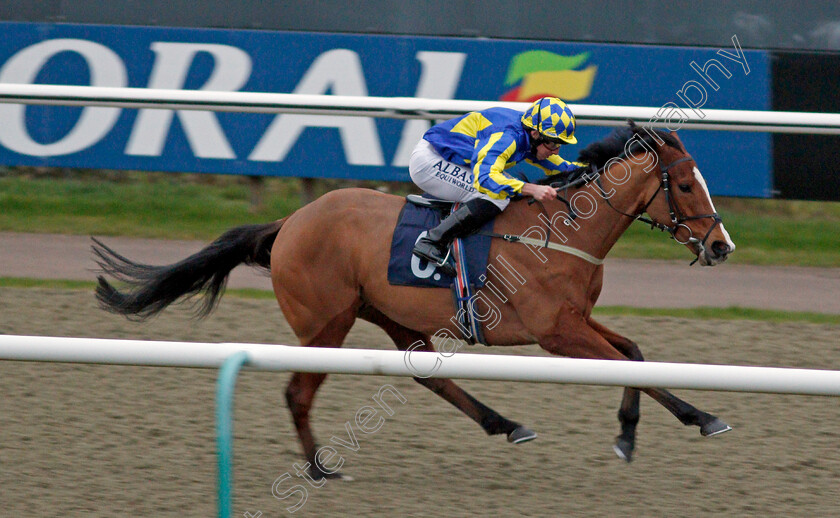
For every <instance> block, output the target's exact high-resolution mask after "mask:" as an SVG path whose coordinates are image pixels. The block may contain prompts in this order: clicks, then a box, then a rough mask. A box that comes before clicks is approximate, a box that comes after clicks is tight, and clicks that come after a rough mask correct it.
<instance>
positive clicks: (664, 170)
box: [597, 155, 723, 264]
mask: <svg viewBox="0 0 840 518" xmlns="http://www.w3.org/2000/svg"><path fill="white" fill-rule="evenodd" d="M689 160H694V159H693V158H691V156H690V155H686V156H684V157H682V158H678V159H676V160H674V161H673V162H671V163H670V164H668V165H661V166H660V171H661V178H660V182H659V187H658V188H657V189H656V192H655V193H653V196H651V197H650V200H648V202H647V203H646V204H645V206H644V207H643V208H642V210H641V211H639V213H638V214H636V215H633V214H627V213H625V212H623V211H620V210H618V209H617V208H615V207H614V206H613V204H612V203H611V202H610V200H609V198H607V197H606V196H605V197H604V199H605V200H606V202H607V205H609V206H610V207H611V208H612V209H613V210H615V211H616V212H618V213H620V214H623V215H624V216H627V217H628V218H633V219H635V220H638V221H641V222H642V223H646V224H648V225H650V228H651V229H654V228H658V229H659V230H661V231H663V232H668V233H669V234H671V238H673V239H674V241H676V242H677V243H679V244H681V245H686V244H689V243H693V244H696V245H697V247H698V248H699V249H700V250H699V252H698V254H697V257H698V258H699V257H700V254H701V253H703V252H704V251H705V250H706V240H707V239H709V236H710V235H711V233H712V231H713V230H714V229H715V227H717V226H718V225H720V224H721V223H722V222H723V221H722V220H721V219H720V216H718V214H717V212H713V213H712V214H702V215H698V216H683V215H682V214H681V212H680V210H679V208H678V207H677V205H676V203H674V197H673V196H672V195H671V175H670V174H669V173H668V170H669V169H671V168H672V167H674V166H675V165H677V164H681V163H683V162H688V161H689ZM597 178H598V183H599V184H600V182H601V176H600V175H598V176H597ZM659 191H663V192H664V193H665V200H666V202H667V203H668V214H669V215H670V217H671V226H668V225H665V224H663V223H659V222H656V221H653V219H650V218H646V217H644V216H643V214H644V213H645V212H647V210H648V207H650V204H651V203H653V200H654V199H656V196H657V195H658V194H659ZM704 218H712V220H713V221H714V223H713V224H712V226H711V227H709V231H708V232H706V235H705V236H703V239H702V240H701V239H697V238H696V237H694V233H693V232H692V231H691V229H690V228H689V227H688V225H686V224H685V222H686V221H691V220H695V219H704ZM680 227H682V228H685V229H686V230H687V231H688V236H689V237H688V239H686V240H685V241H681V240H680V239H678V238H677V232H679V229H680ZM696 261H697V259H695V260H694V262H696ZM694 262H692V263H691V264H694Z"/></svg>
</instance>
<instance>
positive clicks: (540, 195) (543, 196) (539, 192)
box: [522, 183, 557, 202]
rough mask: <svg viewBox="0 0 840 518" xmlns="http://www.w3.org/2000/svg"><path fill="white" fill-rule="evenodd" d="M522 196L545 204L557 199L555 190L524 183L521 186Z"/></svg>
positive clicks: (546, 186)
mask: <svg viewBox="0 0 840 518" xmlns="http://www.w3.org/2000/svg"><path fill="white" fill-rule="evenodd" d="M522 194H524V195H525V196H530V197H532V198H534V199H535V200H537V201H541V202H547V201H551V200H554V199H556V198H557V189H555V188H553V187H549V186H548V185H538V184H535V183H526V184H525V185H523V186H522Z"/></svg>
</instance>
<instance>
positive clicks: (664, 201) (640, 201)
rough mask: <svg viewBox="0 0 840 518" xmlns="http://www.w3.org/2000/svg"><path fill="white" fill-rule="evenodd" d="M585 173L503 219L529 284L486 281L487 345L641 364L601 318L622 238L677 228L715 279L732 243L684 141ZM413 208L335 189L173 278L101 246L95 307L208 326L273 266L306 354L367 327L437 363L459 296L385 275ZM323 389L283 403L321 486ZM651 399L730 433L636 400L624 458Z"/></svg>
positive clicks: (474, 415) (632, 137)
mask: <svg viewBox="0 0 840 518" xmlns="http://www.w3.org/2000/svg"><path fill="white" fill-rule="evenodd" d="M580 160H581V161H582V162H586V163H588V164H589V165H590V167H588V168H582V169H580V170H579V171H578V172H577V174H576V175H573V177H576V178H574V181H572V182H571V183H568V182H566V183H565V184H564V185H557V184H553V185H554V186H555V187H557V189H558V196H557V200H553V201H551V202H547V203H545V204H542V203H528V202H524V201H517V202H514V203H512V204H511V205H510V206H509V207H508V208H507V210H505V211H504V212H503V213H502V214H501V215H500V216H498V217H497V219H496V222H495V228H494V232H495V233H496V234H497V235H502V236H507V239H492V243H491V247H490V259H489V261H490V262H489V268H488V271H489V272H492V271H496V272H500V271H508V272H514V271H515V272H517V274H518V275H520V276H521V279H519V280H520V285H519V286H516V285H514V284H513V283H512V282H510V280H509V279H507V281H508V282H503V281H505V279H498V280H496V282H491V279H488V281H487V282H486V284H485V286H484V287H483V288H481V289H479V290H478V292H477V297H478V298H480V299H481V300H482V301H483V304H484V306H486V307H484V308H483V309H484V310H485V312H486V311H489V310H490V308H489V306H490V305H491V304H490V303H488V301H496V302H494V303H493V304H492V305H494V306H495V308H496V311H497V312H498V315H496V316H497V317H498V318H497V322H500V323H501V324H502V325H494V326H489V325H487V326H485V329H484V338H485V340H486V343H487V344H488V345H526V344H532V343H535V342H536V343H539V345H540V346H541V347H542V348H543V349H545V350H546V351H548V352H549V353H551V354H554V355H562V356H568V357H575V358H591V359H612V360H634V361H643V360H644V358H643V356H642V353H641V351H640V350H639V347H638V346H637V345H636V344H635V343H634V342H633V341H632V340H630V339H628V338H625V337H623V336H621V335H619V334H618V333H615V332H613V331H611V330H610V329H608V328H607V327H605V326H604V325H602V324H600V323H598V322H597V321H595V320H594V319H593V318H592V308H593V306H594V305H595V303H596V301H597V300H598V295H599V294H600V292H601V286H602V281H603V275H604V267H603V264H602V260H603V258H604V257H605V256H606V255H607V253H608V252H609V251H610V249H611V248H612V247H613V245H614V244H615V243H616V241H617V240H618V238H619V237H620V236H621V235H622V234H623V233H624V231H625V230H626V229H627V228H628V227H629V226H630V224H631V223H632V222H633V221H634V220H635V219H641V220H643V221H646V222H647V223H649V224H651V225H652V226H653V227H658V228H660V229H662V230H667V231H668V232H669V233H670V234H671V237H673V238H674V239H676V240H677V241H678V242H679V243H681V244H684V245H685V246H686V247H688V249H689V250H690V251H691V252H692V253H693V254H694V255H695V256H696V257H697V259H696V260H697V261H699V262H700V264H701V265H705V266H713V265H716V264H719V263H721V262H723V261H724V260H726V258H727V257H728V255H729V254H730V253H731V252H732V251H734V249H735V245H734V243H733V242H732V240H731V239H730V237H729V234H728V233H727V231H726V230H725V229H724V227H723V224H722V222H721V220H720V218H719V217H718V215H717V213H716V212H715V208H714V205H713V203H712V200H711V197H710V195H709V191H708V189H707V187H706V184H705V181H704V180H703V177H702V176H701V174H700V171H699V170H698V168H697V165H696V163H695V162H694V160H693V159H692V158H691V156H690V155H689V154H688V152H687V151H686V150H685V147H684V146H683V144H682V142H681V141H680V139H679V137H678V136H677V135H676V133H667V132H664V131H660V130H652V129H650V128H643V127H640V126H637V125H635V124H634V123H633V122H632V121H630V122H629V124H628V126H625V127H623V128H620V129H618V130H616V131H615V132H613V134H611V136H609V137H607V138H606V139H604V140H602V141H599V142H595V143H593V144H591V145H589V146H587V147H586V148H585V149H584V150H582V151H581V153H580ZM405 203H406V201H405V200H404V199H403V198H401V197H398V196H393V195H389V194H384V193H381V192H378V191H374V190H368V189H356V188H354V189H341V190H336V191H332V192H330V193H327V194H325V195H324V196H322V197H320V198H319V199H317V200H315V201H313V202H312V203H310V204H308V205H306V206H304V207H302V208H301V209H299V210H297V211H295V212H294V213H292V214H291V215H289V216H287V217H285V218H283V219H280V220H278V221H274V222H271V223H266V224H257V225H246V226H241V227H237V228H233V229H231V230H229V231H227V232H226V233H224V234H223V235H222V236H221V237H219V238H218V239H217V240H216V241H214V242H213V243H212V244H210V245H208V246H207V247H206V248H204V249H203V250H201V251H199V252H197V253H195V254H194V255H192V256H190V257H188V258H186V259H184V260H182V261H180V262H178V263H175V264H171V265H167V266H150V265H144V264H139V263H136V262H133V261H131V260H129V259H127V258H125V257H123V256H121V255H119V254H118V253H116V252H114V251H113V250H111V249H110V248H108V247H107V246H105V245H104V244H102V243H101V242H100V241H97V240H95V239H94V241H95V244H94V245H93V252H94V253H95V255H96V257H97V262H98V263H99V265H100V267H101V268H102V272H103V273H105V274H108V275H111V276H113V277H114V278H116V279H117V280H120V281H122V282H124V283H126V287H125V288H124V289H123V291H119V290H117V289H115V288H114V287H113V286H112V285H111V284H110V283H109V282H108V281H107V280H106V279H105V278H104V277H103V276H101V275H100V276H99V277H98V281H99V283H98V287H97V289H96V297H97V298H98V300H99V302H100V304H101V305H102V307H103V308H105V309H107V310H109V311H112V312H116V313H119V314H122V315H125V316H128V317H130V318H137V319H144V318H147V317H150V316H153V315H155V314H156V313H158V312H159V311H161V310H163V309H164V308H166V307H167V306H168V305H170V304H171V303H173V302H175V301H177V300H180V299H185V298H190V297H193V296H197V297H198V299H197V302H198V303H199V307H198V308H197V309H198V312H197V313H198V315H199V316H206V315H207V314H209V313H210V312H211V311H212V309H213V308H214V307H215V304H216V303H217V301H218V298H219V297H220V296H221V294H222V292H223V290H224V287H225V283H226V280H227V277H228V274H229V273H230V271H231V270H232V269H233V268H234V267H235V266H237V265H239V264H243V263H244V264H246V265H251V266H255V267H261V268H264V269H270V271H271V282H272V285H273V288H274V293H275V295H276V297H277V301H278V303H279V305H280V309H281V310H282V312H283V315H284V316H285V318H286V320H287V321H288V323H289V325H290V326H291V328H292V329H293V330H294V332H295V334H296V335H297V337H298V338H299V340H300V344H301V345H302V346H306V347H340V346H341V345H342V342H343V341H344V339H345V336H346V335H347V333H348V332H349V331H350V328H351V327H352V326H353V323H354V322H355V320H356V319H357V318H361V319H364V320H367V321H369V322H372V323H374V324H376V325H377V326H379V327H381V328H382V329H383V330H384V331H385V332H386V333H387V334H388V336H389V337H390V338H391V339H392V340H393V341H394V343H395V344H396V346H397V347H398V348H399V349H401V350H405V351H407V350H409V348H411V349H413V350H425V351H435V347H434V345H433V343H432V341H431V337H432V336H433V335H437V336H441V334H442V333H443V334H444V335H445V334H446V333H451V335H450V336H460V335H458V334H457V333H459V329H458V326H457V325H456V324H455V321H454V320H453V314H454V309H453V304H452V295H451V293H450V291H449V290H448V289H446V288H418V287H408V286H396V285H391V284H389V282H388V279H387V275H386V271H387V268H388V262H389V250H390V243H391V237H392V233H393V231H394V227H395V225H396V224H397V219H398V215H399V214H400V211H401V209H402V208H403V206H404V204H405ZM643 213H646V214H647V216H648V217H649V219H648V218H645V217H644V216H643ZM518 236H531V239H532V241H531V242H530V243H531V244H527V245H526V244H523V243H522V242H519V243H517V242H515V241H516V240H517V239H518ZM522 241H525V239H522ZM534 243H538V244H534ZM546 245H548V246H549V248H546V247H545V246H546ZM551 245H555V246H554V247H553V248H554V249H552V247H551ZM556 245H559V248H561V250H557V249H556V248H558V246H556ZM563 247H567V248H563ZM494 268H495V270H494ZM503 269H504V270H503ZM488 275H489V274H488ZM418 346H419V347H418ZM325 378H326V375H325V374H312V373H294V374H293V375H292V377H291V380H290V382H289V385H288V388H287V389H286V393H285V395H286V400H287V403H288V407H289V410H290V411H291V415H292V419H293V421H294V426H295V428H296V431H297V434H298V436H299V439H300V442H301V445H302V447H303V453H304V455H305V457H306V459H307V460H308V462H309V466H310V468H309V469H310V472H311V474H312V476H313V477H316V478H321V477H327V476H329V477H340V474H337V473H333V474H329V475H328V474H327V473H325V472H324V470H322V469H321V466H319V465H318V464H317V462H316V452H317V449H318V447H317V444H316V441H315V438H314V436H313V433H312V430H311V428H310V423H309V419H310V411H311V409H312V403H313V399H314V397H315V393H316V392H317V390H318V388H319V386H320V385H321V384H322V383H323V382H324V379H325ZM415 380H416V381H417V382H419V383H420V384H421V385H423V386H425V387H427V388H429V389H431V390H432V391H433V392H434V393H436V394H437V395H439V396H441V397H442V398H443V399H445V400H446V401H448V402H449V403H451V404H452V405H454V406H455V407H457V408H458V409H459V410H460V411H461V412H463V413H464V414H466V415H467V416H468V417H470V418H471V419H473V420H474V421H476V422H477V423H478V424H479V425H480V426H481V427H482V428H483V429H484V431H485V432H486V433H487V434H490V435H494V434H505V435H506V436H507V439H508V441H509V442H513V443H519V442H525V441H527V440H530V439H533V438H535V437H536V434H535V433H534V432H532V431H531V430H529V429H527V428H526V427H524V426H522V425H520V424H519V423H517V422H514V421H511V420H509V419H507V418H505V417H502V416H501V415H499V414H498V413H497V412H495V411H494V410H492V409H491V408H489V407H488V406H486V405H484V404H482V403H481V402H479V401H478V400H476V399H475V398H473V397H472V396H471V395H469V394H468V393H466V392H465V391H464V390H463V389H461V388H460V387H459V386H458V385H456V384H455V383H454V382H452V381H451V380H449V379H437V378H431V377H421V376H418V377H416V378H415ZM640 391H642V392H645V393H646V394H648V395H649V396H650V397H652V398H653V399H654V400H656V401H657V402H659V403H660V404H662V405H663V406H664V407H665V408H666V409H668V410H669V411H670V412H671V413H672V414H673V415H674V416H676V418H677V419H678V420H679V421H680V422H682V423H683V424H685V425H696V426H699V427H700V433H701V434H702V435H703V436H711V435H716V434H719V433H722V432H725V431H728V430H729V429H730V428H729V426H728V425H727V424H726V423H724V422H723V421H722V420H720V419H718V418H717V417H715V416H713V415H711V414H708V413H706V412H703V411H700V410H698V409H697V408H695V407H694V406H692V405H690V404H688V403H686V402H684V401H682V400H680V399H679V398H677V397H676V396H674V395H673V394H671V393H670V392H668V391H666V390H663V389H659V388H641V389H639V388H634V387H628V388H625V389H624V395H623V399H622V401H621V405H620V408H619V411H618V419H619V422H620V426H621V433H620V435H619V436H618V437H617V440H616V444H615V446H614V449H615V452H616V453H617V454H618V455H619V457H621V458H623V459H625V460H626V461H628V462H629V461H630V460H631V459H632V455H633V450H634V445H635V436H636V425H637V423H638V421H639V394H640Z"/></svg>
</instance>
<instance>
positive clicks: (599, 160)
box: [578, 120, 685, 169]
mask: <svg viewBox="0 0 840 518" xmlns="http://www.w3.org/2000/svg"><path fill="white" fill-rule="evenodd" d="M654 132H655V133H656V136H657V137H659V138H660V139H662V140H663V141H664V142H665V145H667V146H671V147H673V148H674V149H677V150H680V151H683V152H684V151H685V149H683V147H682V145H681V144H680V141H679V140H677V139H676V137H674V136H673V135H671V134H670V133H668V132H666V131H662V130H656V129H651V128H644V127H642V126H637V125H636V123H635V122H633V121H632V120H631V121H627V126H622V127H620V128H617V129H615V130H614V131H613V132H612V133H610V134H609V135H607V136H606V137H605V138H604V139H603V140H599V141H598V142H593V143H591V144H589V145H588V146H586V147H585V148H583V149H582V150H581V152H580V154H579V155H578V162H585V163H587V164H590V165H591V164H595V166H596V167H597V168H598V169H600V168H602V167H604V165H606V163H607V162H609V161H610V160H612V159H613V158H616V157H623V156H624V146H625V145H626V144H627V141H629V140H630V139H631V138H633V137H634V136H635V135H639V138H640V139H641V140H642V141H644V142H645V143H646V144H648V145H649V146H651V147H652V148H656V143H655V142H654V137H653V135H652V134H651V133H654ZM634 144H635V143H634ZM639 147H641V144H635V146H631V148H630V151H631V152H632V151H635V150H637V149H638V148H639Z"/></svg>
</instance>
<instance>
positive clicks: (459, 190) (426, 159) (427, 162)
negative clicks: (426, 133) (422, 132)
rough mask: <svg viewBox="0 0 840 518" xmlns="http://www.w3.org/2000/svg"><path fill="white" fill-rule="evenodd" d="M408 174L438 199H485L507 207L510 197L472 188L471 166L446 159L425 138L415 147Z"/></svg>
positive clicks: (460, 200) (461, 200) (409, 162)
mask: <svg viewBox="0 0 840 518" xmlns="http://www.w3.org/2000/svg"><path fill="white" fill-rule="evenodd" d="M408 174H409V175H410V176H411V181H413V182H414V183H415V184H416V185H417V187H420V188H421V189H423V190H424V191H425V192H427V193H429V194H431V195H432V196H434V197H436V198H440V199H441V200H448V201H457V202H467V201H470V200H474V199H476V198H482V199H485V200H487V201H489V202H492V203H493V204H494V205H496V206H497V207H499V209H501V210H504V209H505V207H507V205H508V203H510V200H509V199H507V198H505V199H503V200H496V199H493V198H491V197H489V196H487V195H486V194H482V193H480V192H478V191H477V190H476V189H475V187H473V174H472V170H471V169H470V168H469V167H468V166H464V165H458V164H453V163H452V162H447V161H446V159H444V158H443V157H442V156H440V155H439V154H438V152H437V151H436V150H435V148H434V147H432V145H431V144H430V143H429V141H427V140H425V139H420V142H418V143H417V145H416V146H415V147H414V151H412V152H411V158H410V159H409V161H408Z"/></svg>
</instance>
